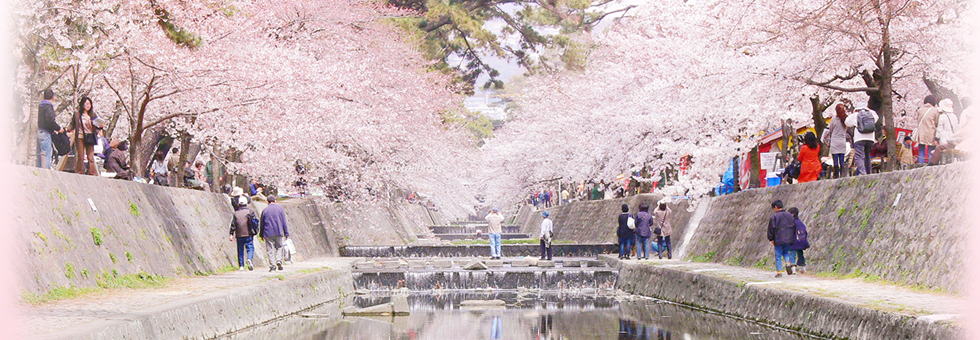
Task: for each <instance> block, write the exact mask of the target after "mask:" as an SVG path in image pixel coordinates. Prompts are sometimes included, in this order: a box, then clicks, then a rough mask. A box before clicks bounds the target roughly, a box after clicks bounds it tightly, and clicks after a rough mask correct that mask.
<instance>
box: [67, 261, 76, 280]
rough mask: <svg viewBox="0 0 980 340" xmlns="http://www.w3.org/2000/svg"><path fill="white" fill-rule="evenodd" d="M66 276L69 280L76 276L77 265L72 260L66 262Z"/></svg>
mask: <svg viewBox="0 0 980 340" xmlns="http://www.w3.org/2000/svg"><path fill="white" fill-rule="evenodd" d="M65 277H67V278H68V279H69V280H71V279H73V278H75V265H73V264H71V262H65Z"/></svg>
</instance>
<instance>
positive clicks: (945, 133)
mask: <svg viewBox="0 0 980 340" xmlns="http://www.w3.org/2000/svg"><path fill="white" fill-rule="evenodd" d="M958 126H960V123H959V120H958V119H956V115H955V114H953V113H952V112H943V113H941V114H940V115H939V126H938V127H937V128H936V137H937V138H939V145H944V144H946V143H948V142H949V139H950V138H952V137H953V133H955V132H956V128H957V127H958Z"/></svg>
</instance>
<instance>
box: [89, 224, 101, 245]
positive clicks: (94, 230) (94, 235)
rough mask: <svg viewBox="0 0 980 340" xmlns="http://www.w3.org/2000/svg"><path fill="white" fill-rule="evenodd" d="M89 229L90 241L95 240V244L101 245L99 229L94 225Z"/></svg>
mask: <svg viewBox="0 0 980 340" xmlns="http://www.w3.org/2000/svg"><path fill="white" fill-rule="evenodd" d="M89 231H90V232H92V241H94V242H95V245H97V246H101V245H102V231H100V230H99V228H96V227H92V228H89Z"/></svg>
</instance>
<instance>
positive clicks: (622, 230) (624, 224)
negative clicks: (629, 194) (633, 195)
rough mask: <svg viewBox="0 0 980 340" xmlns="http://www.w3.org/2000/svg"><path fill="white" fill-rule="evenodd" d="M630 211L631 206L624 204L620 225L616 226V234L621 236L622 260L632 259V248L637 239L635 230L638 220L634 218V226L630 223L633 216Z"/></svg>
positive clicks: (620, 249)
mask: <svg viewBox="0 0 980 340" xmlns="http://www.w3.org/2000/svg"><path fill="white" fill-rule="evenodd" d="M629 212H630V206H629V205H627V204H623V213H622V214H619V227H617V228H616V236H617V237H619V259H620V260H629V259H630V249H631V248H632V247H633V242H634V241H635V240H636V234H635V233H634V232H633V230H634V229H635V228H636V220H635V219H634V220H633V225H632V226H630V225H629V219H630V218H631V217H633V216H632V215H631V214H630V213H629Z"/></svg>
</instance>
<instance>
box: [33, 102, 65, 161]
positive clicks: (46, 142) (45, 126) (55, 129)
mask: <svg viewBox="0 0 980 340" xmlns="http://www.w3.org/2000/svg"><path fill="white" fill-rule="evenodd" d="M42 97H43V98H44V99H42V100H41V103H40V104H38V105H37V152H36V156H37V167H38V168H42V169H51V162H52V160H53V159H54V151H55V150H54V145H53V143H52V141H51V135H53V134H55V133H62V132H64V131H65V130H64V129H62V128H61V126H60V125H58V122H57V121H55V116H56V115H55V112H54V104H52V103H51V100H52V99H54V91H51V89H45V90H44V92H43V93H42Z"/></svg>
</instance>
